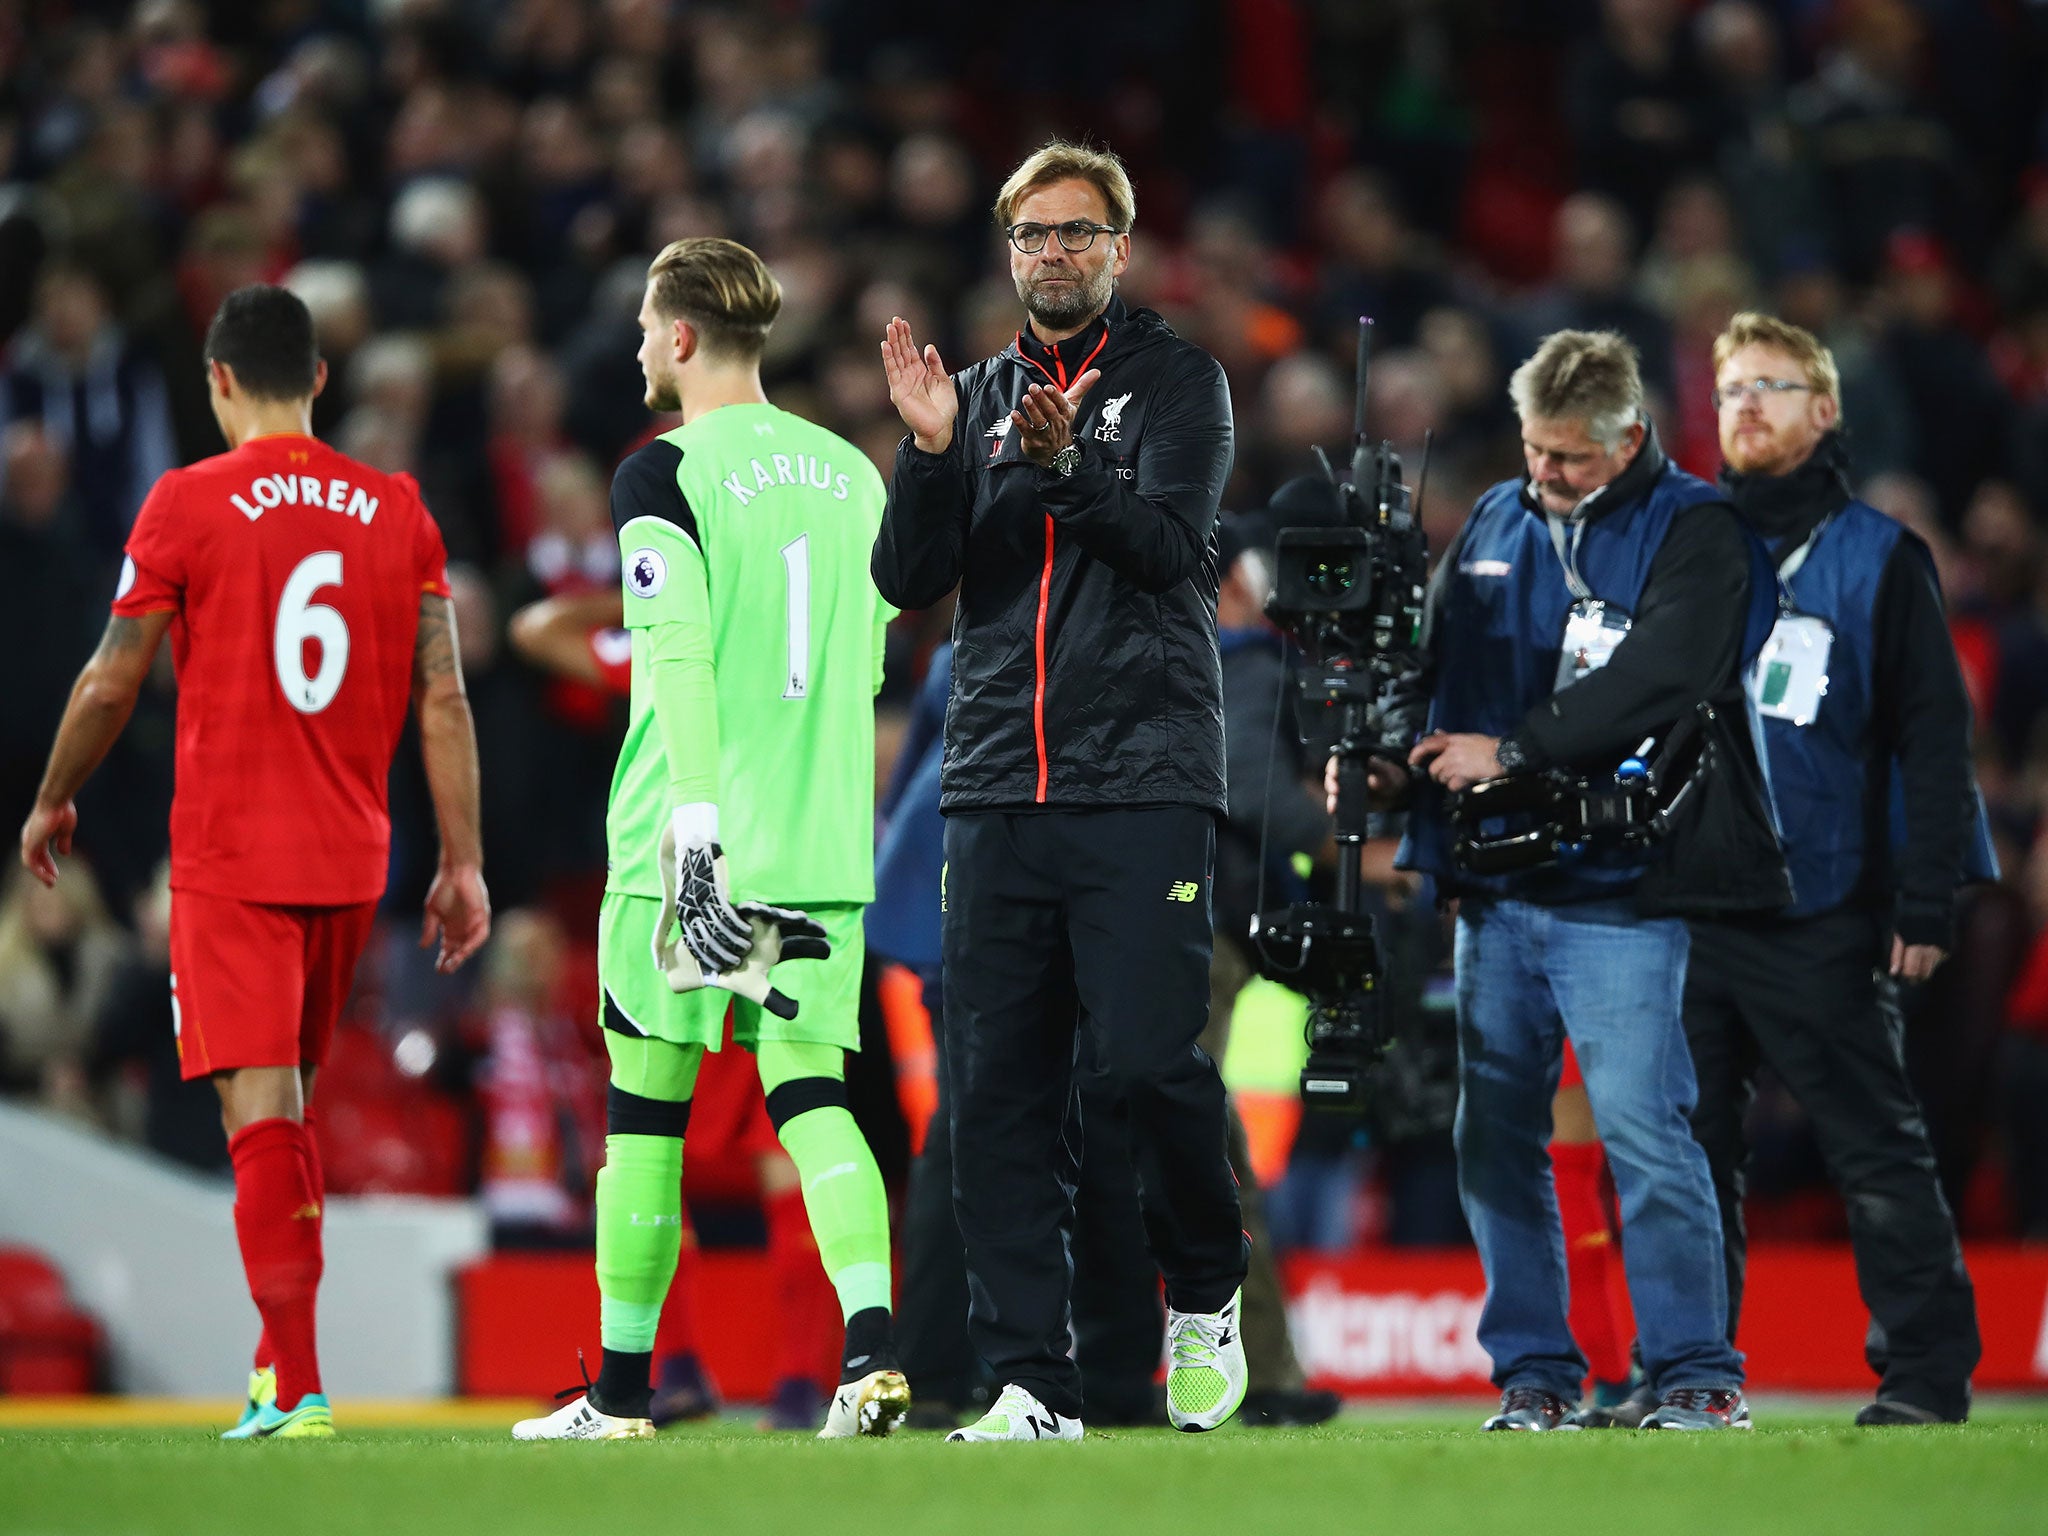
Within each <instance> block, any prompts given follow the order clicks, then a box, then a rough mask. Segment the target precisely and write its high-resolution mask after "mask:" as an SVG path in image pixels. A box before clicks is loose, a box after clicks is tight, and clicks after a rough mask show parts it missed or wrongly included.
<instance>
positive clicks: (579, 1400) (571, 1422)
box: [512, 1393, 654, 1440]
mask: <svg viewBox="0 0 2048 1536" xmlns="http://www.w3.org/2000/svg"><path fill="white" fill-rule="evenodd" d="M653 1436H654V1420H652V1419H622V1418H618V1417H616V1416H615V1415H612V1414H609V1413H600V1412H599V1411H598V1409H597V1408H596V1406H595V1405H594V1404H593V1403H592V1402H591V1401H590V1396H589V1394H588V1393H580V1394H578V1395H577V1396H576V1397H574V1398H572V1399H570V1400H569V1401H568V1402H566V1403H564V1404H562V1406H561V1407H559V1408H557V1409H556V1410H555V1411H554V1412H553V1413H551V1414H548V1415H547V1416H546V1417H545V1418H539V1419H521V1420H520V1421H519V1422H518V1423H517V1424H514V1425H513V1426H512V1438H513V1439H514V1440H647V1439H652V1438H653Z"/></svg>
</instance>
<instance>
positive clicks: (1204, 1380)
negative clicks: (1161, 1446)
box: [1166, 1290, 1247, 1433]
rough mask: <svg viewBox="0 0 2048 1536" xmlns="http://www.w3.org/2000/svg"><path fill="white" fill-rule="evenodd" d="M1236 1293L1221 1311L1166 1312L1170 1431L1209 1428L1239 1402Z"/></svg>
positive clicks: (1240, 1334)
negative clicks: (1171, 1425) (1171, 1421)
mask: <svg viewBox="0 0 2048 1536" xmlns="http://www.w3.org/2000/svg"><path fill="white" fill-rule="evenodd" d="M1243 1305H1244V1292H1243V1291H1242V1290H1240V1291H1238V1292H1237V1294H1235V1295H1234V1296H1232V1297H1231V1298H1230V1302H1229V1304H1228V1305H1227V1306H1225V1307H1224V1309H1223V1310H1222V1311H1221V1312H1176V1311H1174V1310H1173V1309H1172V1308H1171V1307H1168V1308H1167V1310H1166V1350H1167V1366H1166V1416H1167V1417H1168V1418H1170V1419H1172V1420H1173V1427H1174V1428H1175V1429H1185V1430H1188V1431H1189V1432H1191V1433H1192V1432H1194V1431H1198V1430H1204V1429H1214V1428H1215V1427H1216V1426H1217V1425H1219V1424H1221V1423H1222V1422H1223V1421H1224V1420H1226V1419H1228V1418H1229V1417H1230V1416H1231V1415H1232V1414H1233V1413H1235V1412H1237V1409H1238V1405H1239V1404H1240V1403H1242V1402H1243V1401H1244V1389H1245V1383H1246V1380H1247V1378H1246V1375H1245V1366H1244V1330H1243V1329H1242V1328H1240V1327H1239V1326H1238V1312H1239V1310H1240V1309H1241V1308H1242V1307H1243Z"/></svg>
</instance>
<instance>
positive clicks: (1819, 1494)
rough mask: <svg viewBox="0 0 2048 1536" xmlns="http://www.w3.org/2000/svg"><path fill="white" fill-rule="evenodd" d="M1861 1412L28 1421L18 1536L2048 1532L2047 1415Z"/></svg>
mask: <svg viewBox="0 0 2048 1536" xmlns="http://www.w3.org/2000/svg"><path fill="white" fill-rule="evenodd" d="M1846 1417H1847V1415H1846V1413H1845V1412H1839V1411H1837V1412H1831V1413H1830V1414H1828V1415H1826V1416H1825V1417H1823V1416H1818V1415H1814V1414H1811V1413H1803V1414H1799V1415H1796V1416H1795V1415H1793V1414H1789V1413H1788V1414H1785V1415H1777V1416H1766V1417H1765V1422H1764V1424H1763V1427H1761V1428H1759V1429H1758V1430H1756V1431H1755V1432H1754V1433H1751V1434H1733V1433H1727V1434H1714V1435H1672V1434H1665V1435H1644V1434H1626V1433H1612V1434H1582V1435H1540V1436H1539V1435H1480V1434H1478V1433H1476V1432H1475V1428H1474V1426H1475V1425H1476V1423H1477V1417H1476V1413H1475V1411H1474V1410H1473V1409H1470V1408H1460V1409H1458V1410H1455V1411H1451V1410H1441V1409H1430V1410H1423V1411H1418V1412H1415V1413H1412V1414H1406V1415H1402V1416H1400V1417H1385V1416H1378V1415H1375V1416H1372V1417H1347V1418H1345V1419H1341V1420H1339V1421H1338V1422H1337V1423H1336V1424H1334V1425H1331V1426H1328V1427H1325V1428H1323V1429H1318V1430H1309V1431H1274V1430H1252V1429H1239V1428H1226V1429H1224V1430H1222V1431H1220V1432H1218V1433H1215V1434H1212V1435H1206V1436H1201V1437H1196V1436H1192V1435H1176V1434H1174V1433H1172V1432H1171V1431H1166V1430H1139V1431H1117V1432H1113V1433H1091V1434H1090V1435H1089V1436H1088V1438H1087V1440H1086V1441H1085V1442H1084V1443H1083V1444H1080V1445H1047V1446H949V1445H945V1444H943V1443H941V1442H940V1440H939V1438H938V1436H936V1435H933V1434H906V1435H901V1436H898V1437H897V1438H896V1439H894V1440H892V1441H888V1442H882V1443H871V1442H864V1441H861V1442H843V1441H841V1442H832V1443H825V1444H821V1443H819V1442H817V1441H815V1440H811V1439H808V1438H804V1437H798V1436H770V1435H763V1434H760V1433H757V1432H756V1431H755V1430H753V1429H752V1428H751V1426H750V1425H749V1424H747V1423H746V1422H744V1421H740V1420H726V1421H723V1422H720V1423H715V1424H710V1425H701V1426H693V1427H691V1428H688V1429H684V1430H681V1431H672V1432H669V1433H665V1434H663V1435H662V1436H661V1437H660V1438H659V1439H657V1440H655V1441H653V1442H631V1443H625V1444H607V1445H537V1446H529V1445H514V1444H512V1443H511V1442H510V1441H509V1440H507V1439H506V1438H504V1436H503V1434H502V1433H490V1432H484V1431H476V1430H465V1431H462V1432H459V1433H451V1432H448V1431H441V1432H435V1433H429V1432H420V1431H408V1430H403V1429H390V1430H362V1431H358V1432H356V1433H353V1434H345V1435H344V1437H343V1438H341V1439H339V1440H336V1441H333V1442H330V1443H324V1444H323V1443H299V1444H289V1443H278V1444H234V1445H224V1444H221V1443H220V1442H219V1441H217V1440H216V1439H215V1438H214V1437H213V1434H212V1433H211V1432H210V1431H205V1430H196V1429H179V1430H147V1429H124V1430H90V1431H72V1432H57V1431H46V1430H9V1431H0V1533H5V1536H46V1533H47V1536H57V1533H73V1532H90V1533H92V1536H159V1533H174V1532H175V1533H184V1532H195V1533H196V1532H201V1531H204V1532H220V1533H228V1536H232V1533H238V1532H249V1533H255V1532H264V1533H276V1536H328V1533H337V1536H338V1533H349V1536H358V1533H365V1536H367V1533H375V1536H386V1533H392V1536H411V1533H435V1536H440V1533H460V1532H482V1533H487V1536H526V1533H528V1532H534V1533H547V1536H578V1533H583V1532H597V1533H602V1536H639V1533H642V1532H647V1533H654V1532H662V1533H668V1532H679V1533H680V1532H688V1533H696V1532H709V1533H716V1536H755V1533H759V1536H779V1533H782V1532H802V1533H805V1536H836V1533H838V1532H842V1531H844V1532H848V1533H860V1536H922V1533H926V1532H930V1533H946V1536H999V1533H1007V1532H1030V1533H1034V1536H1096V1533H1102V1536H1150V1533H1153V1532H1159V1533H1167V1536H1199V1533H1207V1532H1218V1533H1231V1536H1237V1533H1266V1532H1275V1533H1280V1536H1321V1533H1324V1532H1328V1533H1330V1536H1338V1533H1344V1536H1350V1533H1359V1532H1371V1533H1381V1532H1385V1533H1392V1536H1422V1533H1431V1532H1465V1531H1471V1532H1480V1533H1496V1532H1497V1533H1501V1536H1512V1533H1517V1532H1526V1531H1531V1530H1555V1531H1563V1532H1583V1531H1614V1532H1617V1533H1619V1532H1633V1531H1645V1530H1648V1531H1665V1530H1669V1531H1674V1532H1677V1531H1686V1530H1699V1529H1706V1530H1711V1531H1713V1532H1715V1533H1717V1536H1720V1533H1740V1536H1748V1533H1753V1532H1789V1533H1795V1536H1831V1533H1837V1532H1839V1533H1842V1536H1891V1533H1902V1536H1903V1533H1919V1532H1934V1533H1937V1536H2003V1533H2006V1532H2014V1533H2018V1532H2025V1533H2029V1536H2042V1533H2044V1532H2048V1403H2038V1402H2037V1403H2033V1404H2021V1405H2010V1406H2003V1407H1993V1408H1990V1409H1987V1410H1986V1411H1985V1412H1983V1413H1982V1414H1981V1415H1980V1416H1979V1420H1978V1421H1977V1422H1975V1423H1973V1424H1971V1425H1969V1426H1968V1427H1966V1428H1937V1429H1915V1430H1887V1431H1880V1432H1868V1431H1857V1430H1855V1429H1852V1428H1849V1427H1847V1425H1846V1422H1845V1421H1846ZM344 1427H345V1420H344Z"/></svg>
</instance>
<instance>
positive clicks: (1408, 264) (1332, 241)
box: [1315, 170, 1450, 361]
mask: <svg viewBox="0 0 2048 1536" xmlns="http://www.w3.org/2000/svg"><path fill="white" fill-rule="evenodd" d="M1317 211H1318V221H1319V223H1320V225H1321V231H1322V238H1323V243H1324V245H1325V247H1326V248H1327V250H1328V252H1329V256H1328V259H1327V260H1326V261H1325V262H1324V264H1323V269H1322V272H1321V274H1320V276H1319V279H1318V291H1317V295H1316V305H1315V335H1316V340H1317V342H1318V343H1319V344H1320V345H1321V346H1322V347H1323V348H1324V349H1325V350H1326V351H1328V352H1329V353H1330V355H1331V356H1332V357H1335V358H1341V359H1345V360H1347V361H1348V360H1349V358H1350V357H1351V355H1352V348H1353V346H1354V345H1355V344H1356V342H1357V340H1358V320H1359V317H1360V316H1361V315H1363V316H1367V317H1369V318H1370V319H1371V320H1372V322H1373V326H1374V344H1375V345H1377V346H1381V347H1406V346H1412V345H1414V342H1415V336H1416V331H1417V330H1418V328H1419V327H1420V326H1421V324H1422V317H1423V315H1425V314H1426V313H1428V312H1429V311H1430V310H1431V309H1434V308H1435V307H1436V306H1437V305H1439V304H1442V303H1444V302H1445V300H1446V299H1448V298H1449V297H1450V292H1449V289H1448V287H1447V286H1446V285H1445V283H1444V281H1443V279H1442V278H1441V277H1440V276H1438V274H1437V272H1436V270H1434V268H1433V266H1432V264H1431V263H1429V262H1428V261H1427V260H1426V259H1425V257H1424V254H1423V252H1422V250H1421V244H1422V242H1421V240H1420V239H1419V237H1418V236H1417V235H1416V234H1415V232H1414V231H1413V230H1411V229H1410V228H1409V227H1408V222H1407V219H1406V218H1405V217H1404V215H1403V213H1402V211H1401V206H1400V203H1399V202H1398V201H1397V200H1396V197H1395V194H1394V190H1393V187H1392V186H1391V185H1390V184H1389V183H1388V182H1387V181H1386V180H1385V179H1384V178H1383V177H1381V176H1379V175H1377V174H1375V173H1373V172H1371V171H1363V170H1347V171H1343V172H1340V173H1339V174H1338V175H1336V176H1334V177H1332V178H1331V180H1330V184H1329V186H1328V187H1326V188H1324V190H1323V195H1322V198H1321V201H1320V203H1319V205H1318V210H1317Z"/></svg>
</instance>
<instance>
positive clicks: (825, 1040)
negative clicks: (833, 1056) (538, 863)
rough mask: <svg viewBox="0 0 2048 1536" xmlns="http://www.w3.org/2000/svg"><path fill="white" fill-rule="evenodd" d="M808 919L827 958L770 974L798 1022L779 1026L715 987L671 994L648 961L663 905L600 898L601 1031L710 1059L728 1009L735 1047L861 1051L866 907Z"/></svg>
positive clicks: (830, 910) (643, 899) (788, 964)
mask: <svg viewBox="0 0 2048 1536" xmlns="http://www.w3.org/2000/svg"><path fill="white" fill-rule="evenodd" d="M775 905H784V903H775ZM808 910H809V912H810V915H811V917H812V918H814V919H815V920H816V921H817V922H819V923H820V924H822V925H823V926H824V929H825V936H826V937H827V938H828V939H830V940H831V941H832V958H831V959H829V960H785V961H783V962H782V963H781V964H780V965H778V966H776V967H775V969H774V970H772V971H770V972H769V973H768V975H769V979H770V980H771V981H773V982H774V983H775V985H776V987H777V988H779V989H780V990H781V991H782V992H784V993H786V994H787V995H788V996H789V997H790V998H792V999H793V1000H794V1001H795V1002H796V1005H797V1012H796V1017H795V1018H793V1019H781V1018H777V1017H776V1016H775V1015H774V1014H772V1013H770V1012H768V1011H767V1010H766V1009H765V1008H763V1007H761V1006H760V1004H758V1003H754V1002H750V1001H749V1000H748V999H746V998H744V997H734V996H733V995H732V994H731V993H730V992H726V991H723V990H721V989H720V988H717V987H704V988H701V989H700V990H698V991H695V992H671V991H670V990H669V988H668V977H667V976H666V975H664V974H663V973H662V970H661V967H660V966H659V965H658V964H657V963H656V962H655V959H654V925H655V923H656V921H657V920H658V919H659V918H660V916H661V902H660V901H659V900H657V899H656V898H654V897H652V896H628V895H625V894H624V893H623V892H619V891H606V892H605V893H604V904H603V906H601V907H600V908H599V909H598V918H597V979H598V986H599V990H600V991H601V993H602V994H603V995H602V996H601V997H600V999H599V1002H598V1006H599V1009H600V1010H601V1012H600V1015H599V1022H600V1023H602V1024H603V1025H604V1027H605V1028H606V1029H612V1030H617V1031H618V1032H619V1033H621V1034H625V1035H634V1036H639V1037H641V1038H645V1039H654V1040H667V1041H669V1042H670V1043H672V1044H675V1045H701V1046H704V1047H706V1048H708V1049H710V1050H714V1051H715V1050H717V1049H718V1048H719V1045H720V1044H721V1043H722V1042H723V1041H724V1039H725V1010H726V1009H727V1008H728V1007H730V1008H731V1009H732V1037H733V1039H734V1040H736V1041H738V1042H739V1043H740V1044H741V1045H745V1046H753V1045H755V1044H758V1043H759V1042H760V1041H763V1040H776V1041H788V1042H796V1043H801V1044H807V1045H836V1046H839V1047H840V1048H841V1049H842V1050H848V1051H857V1050H859V1049H860V973H861V964H862V960H863V958H864V957H865V955H866V953H867V940H866V935H865V933H864V931H863V929H862V926H861V915H862V913H863V912H864V911H865V908H863V907H861V906H859V905H844V906H817V907H811V908H809V909H808Z"/></svg>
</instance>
